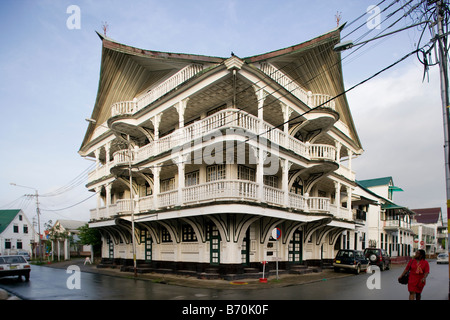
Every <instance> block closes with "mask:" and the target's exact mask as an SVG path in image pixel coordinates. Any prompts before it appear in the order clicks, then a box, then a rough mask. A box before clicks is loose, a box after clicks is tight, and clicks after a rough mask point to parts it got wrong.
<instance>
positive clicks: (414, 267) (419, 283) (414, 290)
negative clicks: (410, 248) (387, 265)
mask: <svg viewBox="0 0 450 320" xmlns="http://www.w3.org/2000/svg"><path fill="white" fill-rule="evenodd" d="M410 268H411V270H410V272H409V280H408V291H409V300H414V298H415V299H416V300H420V299H421V297H422V290H423V287H425V283H426V279H427V276H428V274H429V273H430V265H429V264H428V261H427V260H425V251H424V250H417V251H416V254H415V256H414V259H411V260H410V261H409V263H408V265H407V266H406V268H405V270H404V271H403V273H402V274H401V275H400V277H399V279H400V278H401V277H403V275H405V274H406V273H407V272H408V270H409V269H410Z"/></svg>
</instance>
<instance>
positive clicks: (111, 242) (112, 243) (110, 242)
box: [106, 237, 114, 259]
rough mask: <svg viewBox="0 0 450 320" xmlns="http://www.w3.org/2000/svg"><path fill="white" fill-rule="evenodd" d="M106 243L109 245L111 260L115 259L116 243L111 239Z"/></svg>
mask: <svg viewBox="0 0 450 320" xmlns="http://www.w3.org/2000/svg"><path fill="white" fill-rule="evenodd" d="M106 243H107V244H108V251H109V258H110V259H114V241H112V240H111V237H108V238H107V239H106Z"/></svg>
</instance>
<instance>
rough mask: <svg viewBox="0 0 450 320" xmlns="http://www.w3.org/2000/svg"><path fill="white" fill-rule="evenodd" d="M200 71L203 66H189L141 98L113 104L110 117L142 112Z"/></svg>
mask: <svg viewBox="0 0 450 320" xmlns="http://www.w3.org/2000/svg"><path fill="white" fill-rule="evenodd" d="M202 70H203V65H199V64H191V65H188V66H186V67H184V68H183V69H181V70H180V71H178V72H177V73H175V74H174V75H173V76H171V77H170V78H168V79H167V80H165V81H163V82H162V83H161V84H159V85H157V86H156V87H154V88H152V89H151V90H149V91H148V92H147V93H146V94H144V95H143V96H142V97H140V98H138V99H135V100H133V101H121V102H117V103H114V104H113V105H112V106H111V116H117V115H126V114H133V113H136V112H138V111H139V110H142V109H143V108H145V107H146V106H148V105H149V104H151V103H152V102H154V101H156V100H157V99H159V98H161V97H162V96H163V95H165V94H166V93H168V92H169V91H171V90H173V89H175V88H176V87H178V86H179V85H180V84H182V83H183V82H186V81H187V80H189V79H191V78H192V77H193V76H195V75H196V74H197V73H199V72H200V71H202Z"/></svg>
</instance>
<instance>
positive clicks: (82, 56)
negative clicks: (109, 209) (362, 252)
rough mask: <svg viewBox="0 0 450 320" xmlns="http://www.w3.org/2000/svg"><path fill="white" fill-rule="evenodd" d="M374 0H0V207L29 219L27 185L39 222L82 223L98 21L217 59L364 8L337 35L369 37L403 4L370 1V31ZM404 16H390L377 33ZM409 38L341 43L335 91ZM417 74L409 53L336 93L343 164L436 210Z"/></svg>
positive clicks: (432, 107) (118, 33) (426, 90)
mask: <svg viewBox="0 0 450 320" xmlns="http://www.w3.org/2000/svg"><path fill="white" fill-rule="evenodd" d="M379 2H381V0H377V1H373V0H368V1H366V0H347V1H343V0H323V1H309V0H307V1H303V0H277V1H274V0H258V1H254V0H192V1H180V0H166V1H157V0H147V1H137V0H131V1H119V0H110V1H106V0H102V1H98V0H96V1H94V0H85V1H75V0H70V1H65V0H58V1H56V0H2V1H1V2H0V30H1V31H0V32H1V36H0V37H1V38H0V39H1V45H0V48H1V50H0V110H1V117H0V150H1V151H0V155H1V156H0V209H7V208H21V209H23V210H24V212H25V213H26V214H27V216H28V218H29V219H30V220H32V219H33V218H35V217H36V203H35V198H34V197H27V196H24V195H25V194H31V193H34V192H35V189H37V190H38V193H39V195H40V197H39V202H40V209H41V228H42V226H43V225H44V223H45V222H48V221H49V220H52V221H53V223H54V222H55V221H56V220H58V219H73V220H84V221H88V220H89V216H90V213H89V209H93V208H95V207H96V197H95V196H94V197H91V196H92V193H90V192H88V191H87V189H86V188H85V184H86V183H87V172H89V171H90V170H92V169H93V165H94V163H93V162H92V161H90V160H86V159H84V158H82V157H81V156H80V155H79V154H78V150H79V148H80V146H81V142H82V140H83V138H84V134H85V132H86V129H87V127H88V123H87V122H86V121H85V119H86V118H89V117H90V116H91V113H92V109H93V106H94V103H95V98H96V94H97V89H98V81H99V71H100V61H101V60H100V59H101V41H100V39H99V37H98V36H97V34H96V33H95V31H99V32H102V25H103V24H105V22H106V24H107V25H108V30H107V35H108V37H110V38H112V39H114V40H116V41H118V42H120V43H124V44H127V45H130V46H134V47H138V48H143V49H148V50H156V51H165V52H179V53H192V54H201V55H208V56H220V57H230V55H231V52H232V51H233V52H234V53H235V54H236V55H237V56H239V57H247V56H252V55H256V54H261V53H265V52H270V51H273V50H277V49H280V48H285V47H288V46H292V45H295V44H298V43H301V42H304V41H307V40H309V39H311V38H314V37H316V36H318V35H321V34H323V33H326V32H328V31H329V30H331V29H333V28H335V27H336V25H337V24H336V15H340V16H341V20H340V23H341V24H342V23H344V22H348V24H350V22H352V21H353V20H355V19H356V18H358V17H360V16H362V15H363V14H365V13H366V14H365V15H363V16H362V17H361V18H360V19H359V20H356V21H355V22H354V23H353V24H350V25H348V26H347V27H346V28H344V30H343V31H342V36H343V37H344V38H343V41H344V40H353V41H355V43H357V42H359V41H362V40H367V39H371V38H373V37H375V36H376V34H377V33H378V32H380V31H382V30H383V29H385V28H387V27H388V26H389V25H390V24H391V23H392V22H393V21H394V20H392V19H391V20H389V19H388V17H389V16H388V14H389V13H390V12H393V11H395V10H397V9H399V8H400V7H401V5H402V4H403V3H404V1H400V3H397V4H395V5H393V6H392V7H389V8H388V9H386V11H382V10H383V9H385V8H387V6H388V5H389V4H391V2H392V1H384V2H383V3H382V4H380V5H379V6H378V9H380V10H379V12H380V14H379V16H375V18H374V19H375V20H372V21H375V22H379V23H380V27H381V29H376V28H373V26H374V25H373V24H371V23H372V21H367V19H368V18H369V17H371V16H374V15H375V14H376V13H377V12H375V11H369V13H367V10H368V8H369V6H371V5H377V4H378V3H379ZM394 2H395V1H394ZM73 6H76V7H75V8H78V9H79V11H78V12H77V11H73V8H74V7H73ZM403 13H405V10H401V9H400V11H399V14H400V15H401V14H403ZM74 14H75V16H74ZM397 17H398V16H397ZM78 18H79V19H78ZM377 19H378V20H377ZM412 23H413V20H412V19H409V18H405V19H402V20H401V21H400V22H399V23H398V24H396V25H395V26H394V27H393V28H392V29H389V31H394V30H397V29H400V28H404V27H406V26H408V25H411V24H412ZM357 27H359V29H357V30H356V31H355V32H353V33H351V34H349V33H350V32H351V31H353V30H355V29H356V28H357ZM348 34H349V35H348ZM426 34H427V33H426ZM419 36H420V30H419V29H418V28H411V29H408V30H405V31H402V32H399V33H396V34H395V35H392V36H390V37H386V38H383V39H381V40H377V41H373V42H371V43H369V44H368V45H366V46H364V47H362V48H361V49H360V50H358V51H356V52H352V51H354V49H352V50H349V51H346V52H343V53H342V57H343V64H342V68H343V74H344V83H345V86H346V88H350V87H352V86H353V85H355V84H357V83H359V82H360V81H363V80H364V79H366V78H368V77H370V76H372V75H373V74H374V73H376V72H378V71H379V70H381V69H383V68H385V67H387V66H389V65H390V64H392V63H394V62H395V61H397V60H398V59H400V58H401V57H403V56H404V55H406V54H407V53H409V52H411V51H412V50H414V49H415V45H416V43H417V41H418V39H419ZM428 76H429V78H426V79H425V81H422V77H423V65H422V64H420V62H419V60H418V59H417V57H416V56H411V57H409V58H408V59H406V60H405V61H403V62H401V63H399V64H397V65H396V66H395V67H392V68H390V69H389V70H387V71H385V72H383V73H382V74H380V75H378V76H377V77H375V78H374V79H372V80H370V81H368V82H366V83H364V84H363V85H360V86H358V87H357V88H355V89H354V90H352V91H350V92H348V93H347V98H348V101H349V105H350V109H351V113H352V115H353V120H354V122H355V125H356V129H357V131H358V134H359V137H360V140H361V143H362V145H363V148H364V153H363V155H361V156H359V157H357V158H355V159H353V161H352V169H353V170H354V171H355V172H356V178H357V179H358V180H363V179H371V178H378V177H385V176H392V177H393V180H394V183H395V185H396V186H398V187H400V188H402V189H403V190H404V191H403V192H397V193H396V194H395V195H394V202H395V203H397V204H400V205H404V206H407V207H409V208H410V209H415V208H427V207H441V208H442V209H443V210H444V209H445V206H446V205H445V203H446V193H445V171H444V165H445V161H444V160H445V159H444V150H443V145H444V134H443V117H442V106H441V100H440V89H439V70H438V67H436V66H435V67H431V68H430V71H429V75H428ZM10 183H16V184H17V185H18V186H13V185H11V184H10ZM23 186H25V187H28V188H25V187H23ZM89 197H91V198H89ZM443 212H444V215H445V211H443Z"/></svg>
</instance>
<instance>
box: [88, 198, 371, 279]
mask: <svg viewBox="0 0 450 320" xmlns="http://www.w3.org/2000/svg"><path fill="white" fill-rule="evenodd" d="M225 208H226V210H225ZM222 211H227V212H222ZM213 212H214V213H213ZM219 212H222V213H219ZM171 215H172V216H171ZM133 219H134V235H135V237H134V241H133V239H132V237H131V234H132V230H133V224H132V221H133ZM90 226H91V227H95V228H99V230H100V232H101V234H102V240H103V246H102V258H103V262H109V263H115V264H119V265H127V266H132V265H133V263H134V261H133V252H135V253H136V262H137V265H140V266H145V267H148V268H153V269H164V270H190V271H192V272H198V273H201V272H205V270H208V269H211V268H213V269H215V271H216V272H219V273H221V274H227V273H240V272H244V269H246V268H247V269H248V268H253V269H261V268H262V263H261V262H262V261H268V262H275V261H278V262H279V264H280V265H281V267H282V268H284V269H289V268H290V267H291V266H295V265H307V266H320V265H321V264H323V263H331V261H332V259H333V258H334V256H335V254H336V252H337V251H336V250H338V249H340V248H342V247H346V246H347V245H349V243H348V241H347V239H352V240H351V241H352V244H351V245H352V246H353V245H354V243H353V241H358V239H360V240H361V238H358V237H354V236H353V234H354V233H355V226H354V223H352V222H350V221H344V220H336V219H333V217H332V216H331V215H329V214H317V213H316V214H300V213H295V212H292V211H291V212H290V211H288V210H286V211H284V210H279V209H275V208H270V207H261V206H247V205H245V204H233V205H226V207H224V206H223V205H220V204H217V205H215V206H206V207H196V208H192V209H191V212H189V210H185V209H184V210H180V211H176V210H174V211H173V212H172V213H171V214H170V213H168V212H164V213H162V214H157V213H156V214H147V215H139V216H134V217H133V218H132V217H131V216H122V217H118V218H116V219H115V220H105V221H98V222H93V223H91V224H90ZM274 228H278V229H279V231H280V237H279V239H274V238H273V236H272V231H273V229H274ZM353 239H354V240H353ZM133 242H134V246H135V249H134V250H133ZM356 245H357V247H362V246H364V244H359V245H358V244H356Z"/></svg>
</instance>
